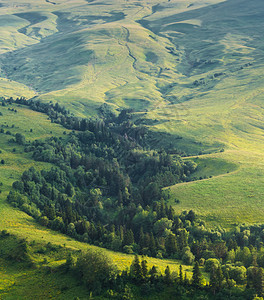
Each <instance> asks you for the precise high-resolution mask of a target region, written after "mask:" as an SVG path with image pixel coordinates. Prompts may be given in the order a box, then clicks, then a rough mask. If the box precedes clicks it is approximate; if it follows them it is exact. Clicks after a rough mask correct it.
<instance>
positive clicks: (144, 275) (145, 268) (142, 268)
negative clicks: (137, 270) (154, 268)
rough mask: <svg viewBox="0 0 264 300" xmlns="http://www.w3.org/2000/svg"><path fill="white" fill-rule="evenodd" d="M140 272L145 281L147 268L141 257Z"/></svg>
mask: <svg viewBox="0 0 264 300" xmlns="http://www.w3.org/2000/svg"><path fill="white" fill-rule="evenodd" d="M141 271H142V277H143V279H144V280H145V279H146V278H147V275H148V266H147V261H146V260H145V258H144V257H142V260H141Z"/></svg>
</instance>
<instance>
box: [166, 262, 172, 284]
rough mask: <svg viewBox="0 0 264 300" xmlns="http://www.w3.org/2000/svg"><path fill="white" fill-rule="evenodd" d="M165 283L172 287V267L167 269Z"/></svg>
mask: <svg viewBox="0 0 264 300" xmlns="http://www.w3.org/2000/svg"><path fill="white" fill-rule="evenodd" d="M164 281H165V283H166V284H167V285H170V284H171V283H172V278H171V270H170V267H169V266H167V267H166V269H165V277H164Z"/></svg>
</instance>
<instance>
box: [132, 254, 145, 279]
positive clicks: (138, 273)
mask: <svg viewBox="0 0 264 300" xmlns="http://www.w3.org/2000/svg"><path fill="white" fill-rule="evenodd" d="M130 274H131V276H132V278H133V279H134V280H135V281H136V282H140V280H141V279H142V267H141V264H140V261H139V258H138V255H135V257H134V260H133V261H132V264H131V267H130Z"/></svg>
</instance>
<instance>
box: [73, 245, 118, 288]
mask: <svg viewBox="0 0 264 300" xmlns="http://www.w3.org/2000/svg"><path fill="white" fill-rule="evenodd" d="M76 270H77V271H78V272H79V274H80V276H81V278H82V280H83V282H84V283H85V284H86V285H87V287H88V288H89V289H90V290H92V291H94V292H98V293H100V292H101V290H102V288H106V287H108V286H109V282H111V279H112V278H113V277H114V276H115V273H116V269H115V266H114V265H113V263H112V261H111V260H110V258H109V257H108V256H107V255H106V254H105V253H104V252H103V251H99V250H93V249H89V250H88V251H87V252H86V253H84V254H81V255H80V257H79V258H78V259H77V263H76Z"/></svg>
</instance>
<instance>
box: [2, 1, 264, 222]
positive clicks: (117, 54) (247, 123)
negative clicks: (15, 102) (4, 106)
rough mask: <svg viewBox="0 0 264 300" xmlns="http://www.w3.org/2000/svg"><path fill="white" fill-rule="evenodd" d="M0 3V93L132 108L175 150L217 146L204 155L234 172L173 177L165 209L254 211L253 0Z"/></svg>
mask: <svg viewBox="0 0 264 300" xmlns="http://www.w3.org/2000/svg"><path fill="white" fill-rule="evenodd" d="M1 4H2V5H1V7H0V14H1V15H0V22H1V24H3V25H2V26H1V30H2V32H3V34H2V40H1V55H0V62H1V77H2V78H1V85H0V92H1V94H2V95H3V96H20V95H24V96H25V97H29V98H30V97H33V96H35V97H36V99H40V100H42V101H50V100H52V101H58V102H59V103H62V104H63V105H65V106H66V107H67V108H69V109H70V110H71V111H73V112H74V113H75V114H77V115H79V116H97V115H98V108H99V107H100V106H101V105H102V104H104V103H106V104H108V105H109V107H110V109H112V110H113V111H116V110H118V109H120V108H133V109H134V112H135V113H134V118H135V119H138V120H137V122H138V123H142V124H143V123H144V124H149V125H146V126H148V127H149V128H150V129H151V130H152V131H153V132H157V133H158V132H164V133H169V134H171V135H175V136H179V137H181V139H176V140H175V142H173V146H174V147H176V148H179V149H182V150H184V151H185V152H186V153H187V154H190V155H193V154H206V155H208V153H210V152H211V153H212V152H219V150H221V149H225V152H221V153H215V154H211V155H209V157H212V158H215V159H218V158H220V159H224V160H226V161H227V162H229V163H231V164H236V165H237V167H238V169H237V171H236V172H230V173H228V174H226V175H225V176H222V177H215V178H212V179H208V180H207V181H198V182H190V183H187V184H185V185H181V186H175V187H173V188H172V190H173V192H174V193H175V197H176V198H177V199H179V200H180V204H179V205H176V206H175V208H176V209H179V210H184V209H187V208H193V209H195V210H197V212H199V213H200V214H201V215H203V216H204V217H206V218H207V219H208V220H209V222H213V223H215V222H217V221H218V220H221V222H222V223H223V224H224V225H225V226H230V224H233V223H235V222H244V221H248V222H262V221H263V217H262V215H263V214H262V213H260V212H262V210H263V208H262V207H263V205H262V201H263V193H264V190H263V187H262V186H263V184H262V181H263V175H264V174H263V150H262V149H263V128H264V124H263V101H262V98H263V87H262V86H263V76H262V74H263V70H264V69H263V59H262V53H263V42H262V37H263V34H262V28H263V18H262V10H263V7H262V2H261V1H260V0H254V1H250V2H249V1H243V0H228V1H178V0H177V1H176V0H171V1H164V2H160V1H129V2H128V1H67V2H64V1H53V2H51V1H46V2H45V1H34V2H33V1H17V2H16V4H10V3H9V2H7V1H1ZM207 175H208V176H210V174H207ZM204 185H206V186H204ZM199 189H201V190H202V191H204V190H206V193H204V192H203V193H200V192H198V191H199ZM208 204H210V205H209V206H208ZM223 204H224V205H223ZM203 205H205V206H206V209H204V208H203ZM208 207H209V208H208ZM223 207H225V209H224V212H223V211H222V210H223Z"/></svg>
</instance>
